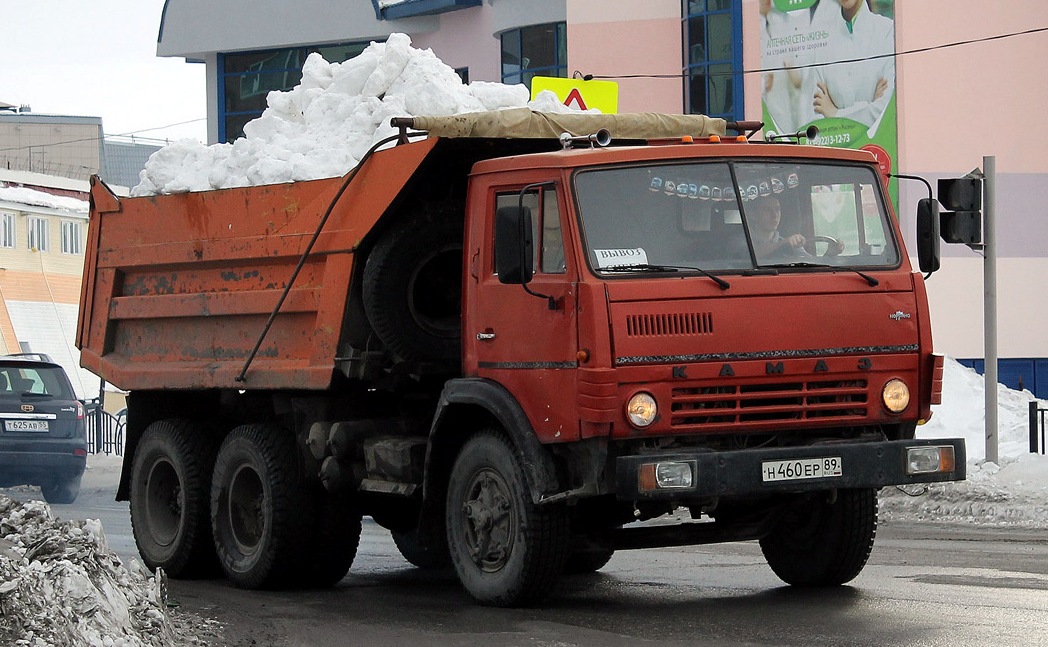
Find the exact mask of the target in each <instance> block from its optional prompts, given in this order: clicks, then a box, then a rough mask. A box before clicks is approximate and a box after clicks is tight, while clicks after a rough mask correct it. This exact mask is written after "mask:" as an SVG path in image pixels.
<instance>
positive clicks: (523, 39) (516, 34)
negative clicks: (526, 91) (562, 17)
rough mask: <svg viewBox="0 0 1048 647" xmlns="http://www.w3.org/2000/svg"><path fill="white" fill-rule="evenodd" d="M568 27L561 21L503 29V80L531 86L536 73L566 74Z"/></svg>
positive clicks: (537, 74)
mask: <svg viewBox="0 0 1048 647" xmlns="http://www.w3.org/2000/svg"><path fill="white" fill-rule="evenodd" d="M567 43H568V38H567V26H566V23H562V22H551V23H547V24H545V25H532V26H530V27H521V28H520V29H512V30H510V31H506V32H502V82H503V83H510V84H515V83H523V84H524V85H526V86H528V87H529V88H530V87H531V79H532V78H533V77H535V76H559V77H566V76H567V75H568V44H567Z"/></svg>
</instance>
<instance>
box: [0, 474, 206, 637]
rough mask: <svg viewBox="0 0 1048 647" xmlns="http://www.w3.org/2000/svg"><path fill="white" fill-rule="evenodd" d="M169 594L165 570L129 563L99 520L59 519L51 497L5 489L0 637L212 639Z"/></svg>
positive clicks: (0, 525) (0, 513)
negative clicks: (174, 608) (33, 497)
mask: <svg viewBox="0 0 1048 647" xmlns="http://www.w3.org/2000/svg"><path fill="white" fill-rule="evenodd" d="M166 595H167V592H166V580H165V577H164V573H163V571H158V572H157V573H156V574H155V575H152V576H151V575H149V573H147V572H146V571H145V569H144V568H143V567H142V566H141V565H139V564H138V562H132V567H131V569H130V570H129V569H127V568H125V567H124V565H123V564H122V562H121V561H120V558H118V557H117V556H116V554H115V553H113V552H112V551H110V550H109V548H108V547H107V545H106V539H105V534H104V533H103V532H102V525H101V524H100V523H99V522H98V521H97V520H93V519H88V520H86V521H58V520H56V519H55V518H54V516H53V515H52V513H51V509H50V507H49V506H48V505H47V504H46V503H43V502H41V501H30V502H28V503H21V502H19V501H15V500H13V499H11V498H10V497H7V496H5V495H2V494H0V644H3V645H9V646H11V647H15V646H17V647H85V646H87V647H170V646H172V645H204V644H207V643H206V642H205V641H203V640H201V639H195V638H192V637H187V635H186V632H185V631H184V628H180V627H177V626H176V625H175V624H174V623H173V622H172V621H171V619H170V618H169V617H168V615H167V613H166V611H167V606H166V600H165V597H166ZM198 622H199V621H198ZM206 624H207V623H205V625H206ZM212 624H213V623H212ZM189 633H192V632H189Z"/></svg>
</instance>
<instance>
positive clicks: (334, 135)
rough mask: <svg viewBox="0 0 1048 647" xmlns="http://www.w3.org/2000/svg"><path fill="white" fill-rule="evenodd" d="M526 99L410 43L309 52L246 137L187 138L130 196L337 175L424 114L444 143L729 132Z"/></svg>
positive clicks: (545, 97)
mask: <svg viewBox="0 0 1048 647" xmlns="http://www.w3.org/2000/svg"><path fill="white" fill-rule="evenodd" d="M529 98H530V93H529V91H528V88H527V87H526V86H524V85H520V84H517V85H505V84H502V83H490V82H484V81H475V82H473V83H470V84H468V85H467V84H464V83H463V82H462V80H461V79H460V78H459V76H458V75H457V74H456V73H455V71H454V70H453V69H452V68H451V67H449V66H448V65H446V64H444V63H443V62H442V61H441V60H440V59H439V58H437V57H436V56H435V55H434V54H433V52H432V51H430V50H428V49H427V50H420V49H415V48H414V47H412V46H411V39H410V38H408V37H407V36H406V35H404V34H392V35H390V37H389V39H388V40H387V41H386V42H384V43H372V44H371V45H369V46H368V47H367V48H366V49H365V50H364V51H363V52H361V54H360V55H358V56H356V57H355V58H351V59H349V60H348V61H345V62H344V63H329V62H327V61H325V60H324V58H323V57H322V56H321V55H320V54H316V53H314V54H310V55H309V57H308V58H307V59H306V62H305V65H303V67H302V81H301V82H300V83H299V84H298V85H297V86H295V87H294V88H293V89H291V90H288V91H287V92H280V91H273V92H270V93H269V94H268V95H267V97H266V105H267V107H266V109H265V111H264V112H263V113H262V115H261V116H260V117H258V118H257V119H254V120H252V121H250V122H249V123H248V124H247V125H245V126H244V136H243V137H240V138H238V139H237V140H236V141H234V142H233V143H221V144H213V145H211V146H204V145H203V144H201V143H200V142H198V141H196V140H191V139H186V140H181V141H177V142H174V143H173V144H170V145H168V146H165V147H164V148H162V149H160V150H159V151H157V152H156V153H154V154H153V155H152V156H151V157H150V158H149V161H148V162H147V163H146V166H145V169H144V170H143V171H142V172H141V173H140V175H139V183H138V185H137V186H135V187H134V189H132V191H131V194H132V195H135V196H145V195H157V194H170V193H186V192H192V191H208V190H211V189H228V188H234V187H248V186H258V185H263V184H278V183H283V182H294V181H301V180H316V179H321V178H330V177H338V176H341V175H344V174H345V173H347V172H349V171H350V170H351V169H352V168H354V167H355V166H356V165H357V164H358V162H359V161H360V158H361V157H363V155H364V153H365V152H366V151H367V150H368V149H369V148H370V147H371V146H372V145H374V144H375V143H376V142H378V141H380V140H382V139H384V138H386V137H388V136H390V135H393V134H394V133H395V132H396V129H394V128H393V127H392V126H391V125H390V119H391V118H392V117H405V116H409V117H410V116H415V115H428V116H427V117H426V118H425V119H426V120H427V121H426V122H425V123H426V124H427V125H426V126H416V127H420V128H421V127H425V128H427V129H431V131H432V133H433V134H435V135H440V136H446V137H463V136H472V137H553V138H556V137H558V136H559V135H560V134H561V133H562V132H570V133H572V134H575V135H588V134H591V133H593V132H595V131H596V130H598V129H600V128H607V129H608V130H610V131H611V133H612V136H613V137H616V138H619V139H645V138H658V137H676V136H680V135H682V134H690V135H695V136H701V135H703V134H706V132H707V131H706V130H705V129H706V128H713V129H714V130H712V131H709V132H721V133H723V130H724V125H723V124H724V122H723V121H722V120H719V119H710V118H708V117H702V116H699V115H693V116H692V115H689V116H679V115H678V116H665V115H660V116H652V115H648V116H642V115H607V116H603V117H602V118H601V119H600V120H591V119H595V117H596V116H598V115H599V113H596V112H592V111H590V112H586V113H581V112H579V111H577V110H574V109H572V108H568V107H567V106H565V105H563V104H562V103H560V100H559V99H558V98H557V97H556V95H555V94H553V93H552V92H549V91H545V92H542V93H541V94H539V96H537V97H536V98H535V100H533V101H529ZM532 111H535V112H534V113H533V112H532ZM538 113H542V114H541V115H539V114H538ZM558 113H563V114H558ZM442 117H443V118H445V120H441V118H442ZM652 128H657V130H652ZM718 128H719V130H717V129H718ZM470 133H471V134H470Z"/></svg>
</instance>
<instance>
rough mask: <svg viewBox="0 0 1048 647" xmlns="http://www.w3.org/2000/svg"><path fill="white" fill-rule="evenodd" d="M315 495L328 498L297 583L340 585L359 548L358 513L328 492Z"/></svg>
mask: <svg viewBox="0 0 1048 647" xmlns="http://www.w3.org/2000/svg"><path fill="white" fill-rule="evenodd" d="M315 496H316V497H317V498H322V497H327V499H326V501H325V503H324V505H323V506H321V509H320V511H319V514H318V515H316V518H315V519H314V522H313V523H314V526H313V532H312V533H311V534H312V536H311V538H309V539H308V542H309V545H308V548H307V549H306V552H307V564H306V565H305V568H304V569H303V571H302V573H303V577H302V579H301V582H300V583H301V584H302V585H304V586H311V587H327V586H332V585H334V584H337V583H338V582H340V581H341V580H342V578H344V577H345V576H346V573H348V572H349V568H350V567H351V566H352V565H353V559H354V558H355V557H356V555H357V547H358V546H359V545H360V530H361V526H360V512H359V511H358V510H357V509H356V507H355V506H354V505H352V504H351V503H350V502H349V501H346V500H343V499H340V498H336V497H332V496H331V495H330V494H328V493H327V492H317V493H316V495H315Z"/></svg>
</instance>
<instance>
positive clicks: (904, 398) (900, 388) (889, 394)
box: [881, 379, 910, 413]
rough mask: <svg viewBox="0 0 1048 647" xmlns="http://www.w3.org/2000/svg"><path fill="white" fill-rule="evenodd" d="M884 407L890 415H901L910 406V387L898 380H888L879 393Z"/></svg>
mask: <svg viewBox="0 0 1048 647" xmlns="http://www.w3.org/2000/svg"><path fill="white" fill-rule="evenodd" d="M881 399H882V400H884V406H885V407H887V409H888V411H891V412H892V413H902V412H903V411H905V410H906V407H907V406H909V404H910V387H908V386H906V382H903V381H902V380H900V379H893V380H888V383H887V384H885V385H884V390H883V391H881Z"/></svg>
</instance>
